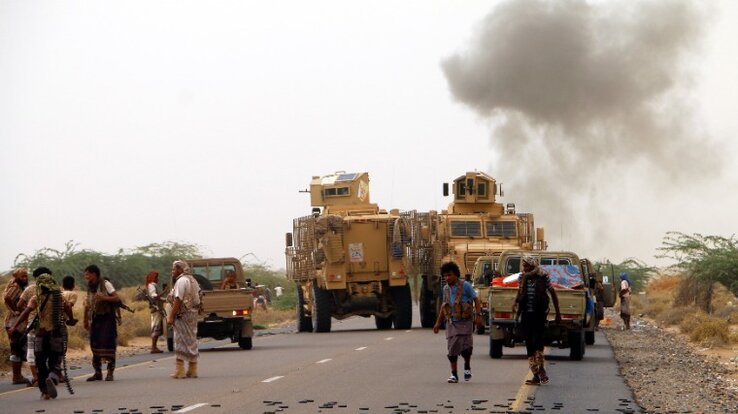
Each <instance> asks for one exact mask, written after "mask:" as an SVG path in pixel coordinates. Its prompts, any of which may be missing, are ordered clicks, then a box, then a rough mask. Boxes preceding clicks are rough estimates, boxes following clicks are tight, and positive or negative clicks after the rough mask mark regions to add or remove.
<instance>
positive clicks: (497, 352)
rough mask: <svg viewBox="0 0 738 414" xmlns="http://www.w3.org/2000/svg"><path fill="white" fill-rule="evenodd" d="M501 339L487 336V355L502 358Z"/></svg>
mask: <svg viewBox="0 0 738 414" xmlns="http://www.w3.org/2000/svg"><path fill="white" fill-rule="evenodd" d="M503 341H504V340H503V339H492V336H490V337H489V357H490V358H494V359H500V358H502V343H503Z"/></svg>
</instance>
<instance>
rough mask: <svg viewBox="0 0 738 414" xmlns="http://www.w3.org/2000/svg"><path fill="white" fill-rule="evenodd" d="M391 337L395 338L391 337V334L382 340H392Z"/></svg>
mask: <svg viewBox="0 0 738 414" xmlns="http://www.w3.org/2000/svg"><path fill="white" fill-rule="evenodd" d="M393 339H395V338H393V337H391V336H388V337H386V338H384V340H385V341H391V340H393Z"/></svg>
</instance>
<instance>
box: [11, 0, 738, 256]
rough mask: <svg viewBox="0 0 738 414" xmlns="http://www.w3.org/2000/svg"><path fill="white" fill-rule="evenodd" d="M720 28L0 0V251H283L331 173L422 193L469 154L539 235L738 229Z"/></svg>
mask: <svg viewBox="0 0 738 414" xmlns="http://www.w3.org/2000/svg"><path fill="white" fill-rule="evenodd" d="M631 3H637V5H633V4H631ZM735 39H738V7H737V6H736V5H735V4H734V3H733V2H730V1H727V0H726V1H716V2H710V3H705V2H701V1H700V2H698V1H695V2H686V1H675V2H661V1H645V2H629V1H625V0H622V1H613V2H605V3H603V2H585V1H574V0H571V1H562V2H557V3H550V2H543V1H538V0H525V1H520V2H514V1H498V2H489V1H463V2H459V1H444V2H439V1H413V2H396V1H386V2H383V1H379V2H362V3H359V2H346V1H335V2H327V1H326V2H321V1H315V2H299V1H295V2H263V1H259V2H257V1H254V2H250V1H218V2H204V1H201V2H194V1H176V2H175V1H171V2H161V1H126V2H109V1H98V2H65V1H48V2H39V1H8V0H0V190H2V198H3V199H2V203H1V204H0V270H6V269H9V268H11V267H12V264H13V260H14V258H15V256H16V255H17V254H19V253H27V254H32V253H33V252H34V251H36V250H37V249H40V248H43V247H51V248H57V249H61V248H63V246H64V243H65V242H66V241H68V240H74V241H75V242H78V243H79V244H80V246H79V247H80V248H82V249H93V250H98V251H103V252H108V253H114V252H116V251H117V250H118V249H120V248H133V247H136V246H141V245H145V244H148V243H152V242H163V241H168V240H173V241H181V242H187V243H194V244H197V245H199V246H201V247H202V248H203V251H204V252H205V253H206V254H208V255H212V256H235V257H242V256H244V255H247V254H248V253H252V255H249V256H248V257H247V258H246V260H248V261H252V262H254V261H257V260H258V261H261V262H264V263H266V264H268V265H270V266H273V267H275V268H280V267H283V266H284V256H283V252H284V234H285V233H286V232H288V231H291V227H292V219H293V218H295V217H298V216H302V215H306V214H308V213H309V212H310V205H309V198H308V195H306V194H301V193H298V190H301V189H305V188H307V187H308V183H309V181H310V178H311V176H313V175H325V174H329V173H332V172H335V171H338V170H346V171H368V172H369V174H370V178H371V184H370V185H371V198H372V201H373V202H375V203H378V204H379V205H380V207H383V208H387V209H389V208H400V209H418V210H424V211H425V210H430V209H436V210H440V209H443V208H445V207H446V205H447V204H448V202H449V201H450V200H449V199H448V198H444V197H443V195H442V193H441V183H443V182H448V181H451V180H452V179H454V178H456V177H457V176H459V175H462V174H463V173H464V172H465V171H467V170H474V169H477V170H481V171H486V172H488V173H490V174H491V175H493V176H494V177H496V178H497V180H498V182H502V183H503V186H504V189H505V197H504V198H503V199H502V202H517V204H518V210H519V211H527V212H532V213H534V214H535V218H536V224H537V225H539V226H543V227H545V228H546V235H547V238H548V240H549V242H550V247H551V248H554V249H570V250H575V251H577V252H579V253H580V254H581V255H583V256H589V257H592V258H603V257H609V258H611V259H613V260H620V259H622V258H626V257H638V258H641V259H643V260H645V261H647V262H654V259H653V256H654V254H655V248H656V247H658V246H659V245H660V243H661V240H662V238H663V236H664V234H665V232H666V231H669V230H676V231H683V232H687V233H693V232H698V233H703V234H721V235H725V236H729V235H731V234H733V233H734V232H735V231H736V229H737V228H738V226H737V224H738V217H737V216H736V215H735V213H734V212H733V211H734V210H735V206H736V205H738V203H737V202H736V201H738V195H736V194H734V193H733V192H732V191H731V190H732V189H733V188H735V187H736V182H737V181H738V165H737V164H736V163H735V162H734V158H735V156H736V154H737V153H738V144H737V143H736V140H735V136H736V133H737V132H738V117H737V116H736V108H738V42H736V41H735Z"/></svg>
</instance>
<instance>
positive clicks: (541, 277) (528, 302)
mask: <svg viewBox="0 0 738 414" xmlns="http://www.w3.org/2000/svg"><path fill="white" fill-rule="evenodd" d="M522 262H523V273H522V274H521V275H520V279H519V281H520V284H519V288H518V294H517V296H516V297H515V302H514V303H513V313H515V314H517V312H518V310H520V313H521V325H522V327H523V336H524V337H525V349H526V352H527V355H528V365H529V366H530V371H531V372H532V373H533V378H532V379H530V380H527V381H525V383H526V384H528V385H540V384H546V383H548V374H546V370H545V368H544V366H543V365H544V362H545V361H544V358H543V347H544V342H543V335H544V333H545V330H546V319H547V317H548V294H551V299H552V300H553V304H554V309H556V323H560V322H561V312H560V311H559V298H558V296H556V291H555V290H554V288H553V286H551V280H550V279H549V278H548V274H547V273H546V272H544V271H543V270H541V268H540V267H539V266H538V259H536V258H535V257H533V256H524V257H523V258H522ZM547 292H548V293H547Z"/></svg>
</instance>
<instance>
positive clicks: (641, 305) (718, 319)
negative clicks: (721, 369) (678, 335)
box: [634, 276, 738, 347]
mask: <svg viewBox="0 0 738 414" xmlns="http://www.w3.org/2000/svg"><path fill="white" fill-rule="evenodd" d="M681 283H682V278H680V277H678V276H662V277H659V278H657V279H654V280H652V281H651V282H650V283H649V284H648V286H647V287H646V300H645V301H641V300H634V309H636V312H639V313H644V314H645V315H646V316H648V317H650V318H653V319H654V320H656V321H657V322H658V324H659V325H667V326H678V327H679V330H680V331H681V332H682V333H684V334H685V335H687V336H688V337H689V339H690V340H691V341H692V342H696V343H699V344H700V345H702V346H707V347H713V346H720V345H726V344H731V343H736V342H738V332H736V330H735V329H736V328H733V327H731V324H736V323H738V308H737V307H736V303H738V302H737V301H736V297H735V296H734V295H733V294H732V293H730V291H728V290H727V289H726V288H725V287H723V286H722V285H719V284H716V285H715V286H714V288H713V299H712V310H713V312H712V313H711V314H709V315H708V314H706V313H704V312H702V311H700V310H699V309H698V308H697V307H696V306H695V305H689V306H675V304H674V303H675V298H676V296H677V295H678V293H679V291H680V288H681V287H682V286H681Z"/></svg>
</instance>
